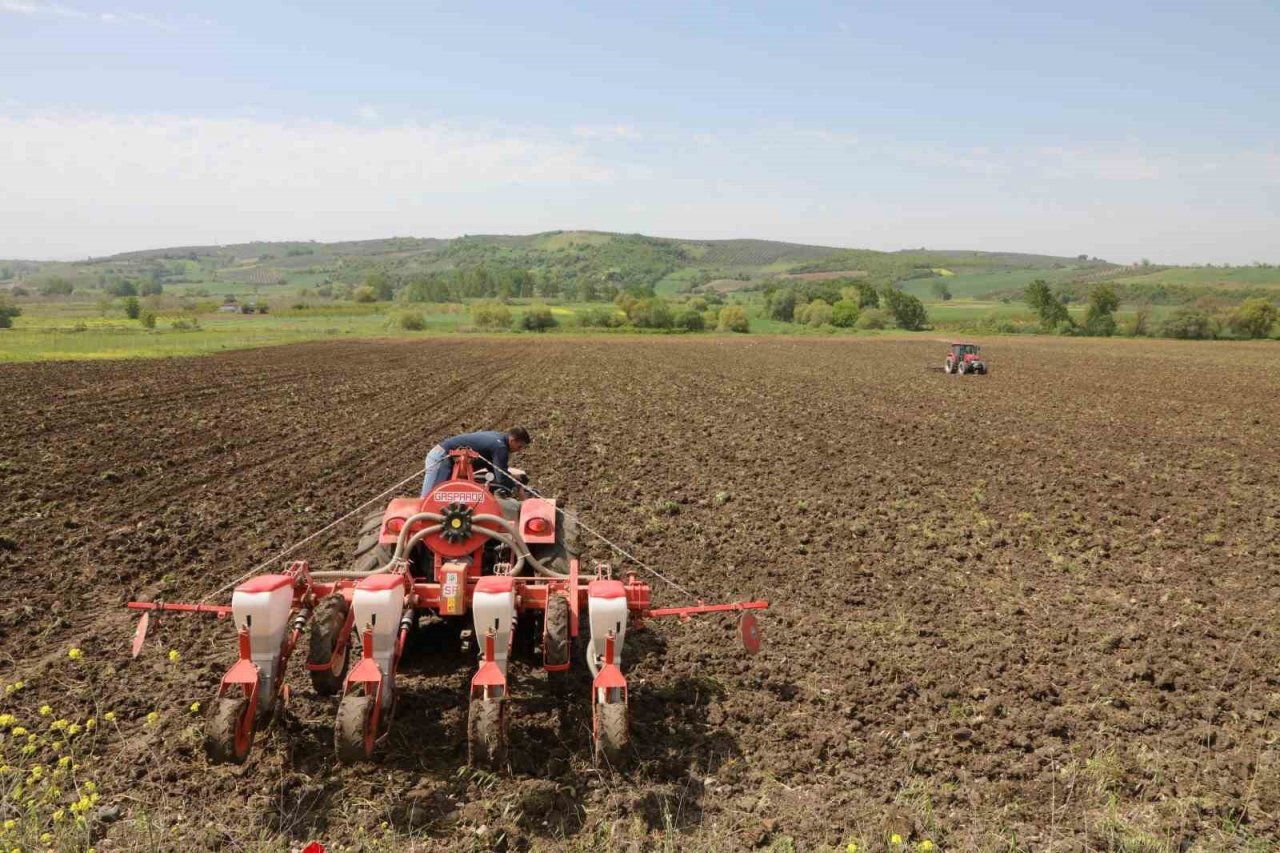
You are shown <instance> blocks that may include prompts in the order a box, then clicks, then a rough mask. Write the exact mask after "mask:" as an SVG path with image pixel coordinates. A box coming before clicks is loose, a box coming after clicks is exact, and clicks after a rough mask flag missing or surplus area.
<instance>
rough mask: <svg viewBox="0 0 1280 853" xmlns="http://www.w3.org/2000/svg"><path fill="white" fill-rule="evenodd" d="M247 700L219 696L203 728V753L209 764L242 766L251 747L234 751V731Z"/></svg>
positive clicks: (242, 714)
mask: <svg viewBox="0 0 1280 853" xmlns="http://www.w3.org/2000/svg"><path fill="white" fill-rule="evenodd" d="M248 704H249V700H248V699H246V698H245V697H243V696H240V697H235V696H220V697H218V701H217V704H216V705H215V706H214V709H213V714H212V716H210V717H209V722H208V724H207V725H206V726H205V734H204V751H205V754H206V755H207V756H208V757H209V762H210V763H211V764H244V762H245V759H247V758H248V757H249V751H250V748H251V745H252V741H250V746H247V747H245V750H244V752H243V753H237V751H236V730H237V729H238V728H239V727H240V718H241V717H243V716H244V712H245V709H246V707H247V706H248Z"/></svg>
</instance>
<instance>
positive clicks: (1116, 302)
mask: <svg viewBox="0 0 1280 853" xmlns="http://www.w3.org/2000/svg"><path fill="white" fill-rule="evenodd" d="M1118 307H1120V297H1119V296H1117V295H1116V291H1115V288H1113V287H1112V286H1111V285H1109V284H1095V285H1094V286H1093V287H1092V288H1090V289H1089V307H1088V308H1087V309H1086V310H1085V313H1084V333H1085V334H1086V335H1093V336H1094V337H1102V338H1109V337H1111V336H1112V335H1114V334H1115V333H1116V318H1115V313H1116V308H1118Z"/></svg>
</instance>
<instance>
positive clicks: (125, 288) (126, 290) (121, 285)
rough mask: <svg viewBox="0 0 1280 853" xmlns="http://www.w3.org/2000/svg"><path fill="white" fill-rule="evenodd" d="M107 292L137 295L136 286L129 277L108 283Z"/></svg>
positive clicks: (117, 294) (118, 294)
mask: <svg viewBox="0 0 1280 853" xmlns="http://www.w3.org/2000/svg"><path fill="white" fill-rule="evenodd" d="M107 293H110V294H111V295H112V296H137V295H138V286H137V285H136V284H134V283H133V282H132V281H131V280H130V279H127V278H125V279H121V280H120V281H117V282H115V283H114V284H110V285H108V286H107Z"/></svg>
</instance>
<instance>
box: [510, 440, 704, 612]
mask: <svg viewBox="0 0 1280 853" xmlns="http://www.w3.org/2000/svg"><path fill="white" fill-rule="evenodd" d="M489 465H490V466H492V467H493V468H494V469H496V470H498V471H501V472H502V473H503V474H506V475H507V476H508V477H510V478H511V481H512V482H513V483H514V482H518V481H517V480H516V478H515V477H514V476H512V474H511V472H510V471H508V470H506V469H505V468H503V467H502V466H501V465H498V464H496V463H492V462H491V463H489ZM520 488H522V489H524V490H525V491H526V492H528V493H529V494H531V495H533V496H534V497H538V498H544V500H545V496H544V495H543V494H542V493H541V492H539V491H538V490H537V489H535V488H534V487H533V486H525V485H522V486H520ZM556 512H557V513H559V514H560V515H562V516H564V517H565V518H572V519H573V520H574V522H575V523H577V525H578V526H579V527H581V528H582V529H583V530H585V531H587V532H588V533H590V534H591V535H592V536H594V537H596V538H597V539H599V540H600V541H601V542H603V543H604V544H606V545H608V546H609V547H610V548H612V549H613V550H614V551H617V552H618V553H619V554H621V555H622V556H623V557H625V558H626V559H628V560H630V561H631V562H633V563H635V564H636V565H637V566H639V567H640V568H642V569H644V570H645V571H646V572H648V573H649V574H651V575H653V576H654V577H656V578H658V579H659V580H661V581H663V582H665V583H667V584H669V585H671V586H673V587H675V588H676V589H678V590H680V591H681V592H683V593H684V594H685V595H687V596H689V597H690V598H692V599H694V600H695V601H702V598H701V597H700V596H698V595H695V594H694V593H693V592H692V591H691V590H690V589H689V588H688V587H684V586H681V585H680V584H678V583H676V582H675V581H673V580H672V579H671V578H669V577H667V576H666V575H664V574H663V573H662V572H660V571H658V570H657V569H655V568H653V566H650V565H649V564H648V563H646V562H644V561H643V560H641V559H640V558H639V557H637V556H636V555H635V554H632V553H631V552H630V551H627V550H626V549H624V548H623V547H622V546H621V545H617V544H615V543H614V542H612V541H610V540H609V539H606V538H605V536H604V534H603V533H600V532H599V531H598V530H596V529H594V528H593V527H590V526H589V525H588V524H587V523H586V522H584V521H583V520H582V519H581V517H579V516H577V515H575V514H573V513H571V512H568V511H566V510H564V509H561V508H560V505H559V504H557V505H556Z"/></svg>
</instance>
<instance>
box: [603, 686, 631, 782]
mask: <svg viewBox="0 0 1280 853" xmlns="http://www.w3.org/2000/svg"><path fill="white" fill-rule="evenodd" d="M598 713H599V715H600V732H599V737H598V739H597V740H596V745H595V746H596V760H597V761H601V762H605V763H607V764H608V765H609V766H610V767H615V768H617V767H624V766H626V762H627V759H628V758H629V757H630V753H631V749H630V747H631V720H630V718H629V715H628V714H627V706H626V705H624V704H623V703H621V702H608V703H605V704H603V705H601V706H600V708H599V710H598Z"/></svg>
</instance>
